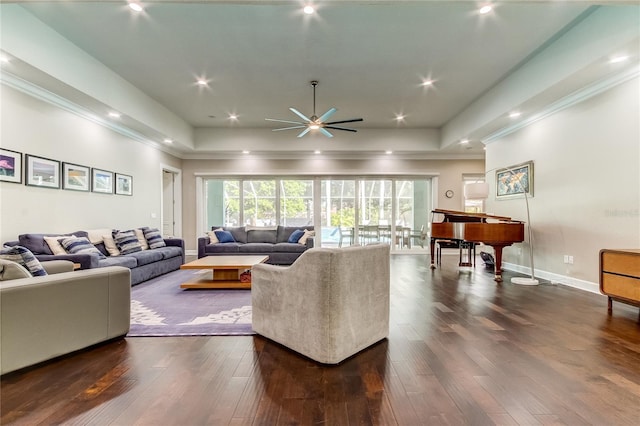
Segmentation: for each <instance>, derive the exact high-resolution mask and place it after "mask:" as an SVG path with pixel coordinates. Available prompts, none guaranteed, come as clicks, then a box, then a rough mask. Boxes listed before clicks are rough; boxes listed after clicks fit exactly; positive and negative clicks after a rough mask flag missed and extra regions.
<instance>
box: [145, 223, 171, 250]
mask: <svg viewBox="0 0 640 426" xmlns="http://www.w3.org/2000/svg"><path fill="white" fill-rule="evenodd" d="M142 232H143V233H144V238H145V239H146V240H147V243H148V244H149V248H150V249H156V248H160V247H165V246H166V245H167V244H166V243H165V242H164V238H162V234H161V233H160V231H159V230H158V228H143V229H142Z"/></svg>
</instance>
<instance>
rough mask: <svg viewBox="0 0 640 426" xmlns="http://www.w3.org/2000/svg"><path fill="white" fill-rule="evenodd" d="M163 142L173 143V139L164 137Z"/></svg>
mask: <svg viewBox="0 0 640 426" xmlns="http://www.w3.org/2000/svg"><path fill="white" fill-rule="evenodd" d="M164 143H173V140H171V139H169V138H166V139H165V140H164Z"/></svg>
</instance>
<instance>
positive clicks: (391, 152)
mask: <svg viewBox="0 0 640 426" xmlns="http://www.w3.org/2000/svg"><path fill="white" fill-rule="evenodd" d="M384 153H385V154H387V155H391V154H393V151H390V150H387V151H385V152H384Z"/></svg>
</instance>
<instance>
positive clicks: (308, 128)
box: [298, 127, 311, 138]
mask: <svg viewBox="0 0 640 426" xmlns="http://www.w3.org/2000/svg"><path fill="white" fill-rule="evenodd" d="M310 130H311V127H307V128H306V129H304V130H303V131H301V132H300V134H299V135H298V137H299V138H301V137H303V136H304V135H306V134H307V133H309V131H310Z"/></svg>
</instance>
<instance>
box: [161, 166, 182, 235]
mask: <svg viewBox="0 0 640 426" xmlns="http://www.w3.org/2000/svg"><path fill="white" fill-rule="evenodd" d="M165 171H167V172H170V173H173V174H174V176H175V178H174V180H173V201H174V203H173V220H174V222H175V225H174V228H173V229H174V232H175V237H176V238H182V170H181V169H177V168H175V167H172V166H169V165H167V164H160V211H161V214H160V223H161V224H162V223H164V217H163V216H164V199H163V197H164V187H163V185H164V184H163V182H164V179H163V178H162V176H163V174H164V172H165Z"/></svg>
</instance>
